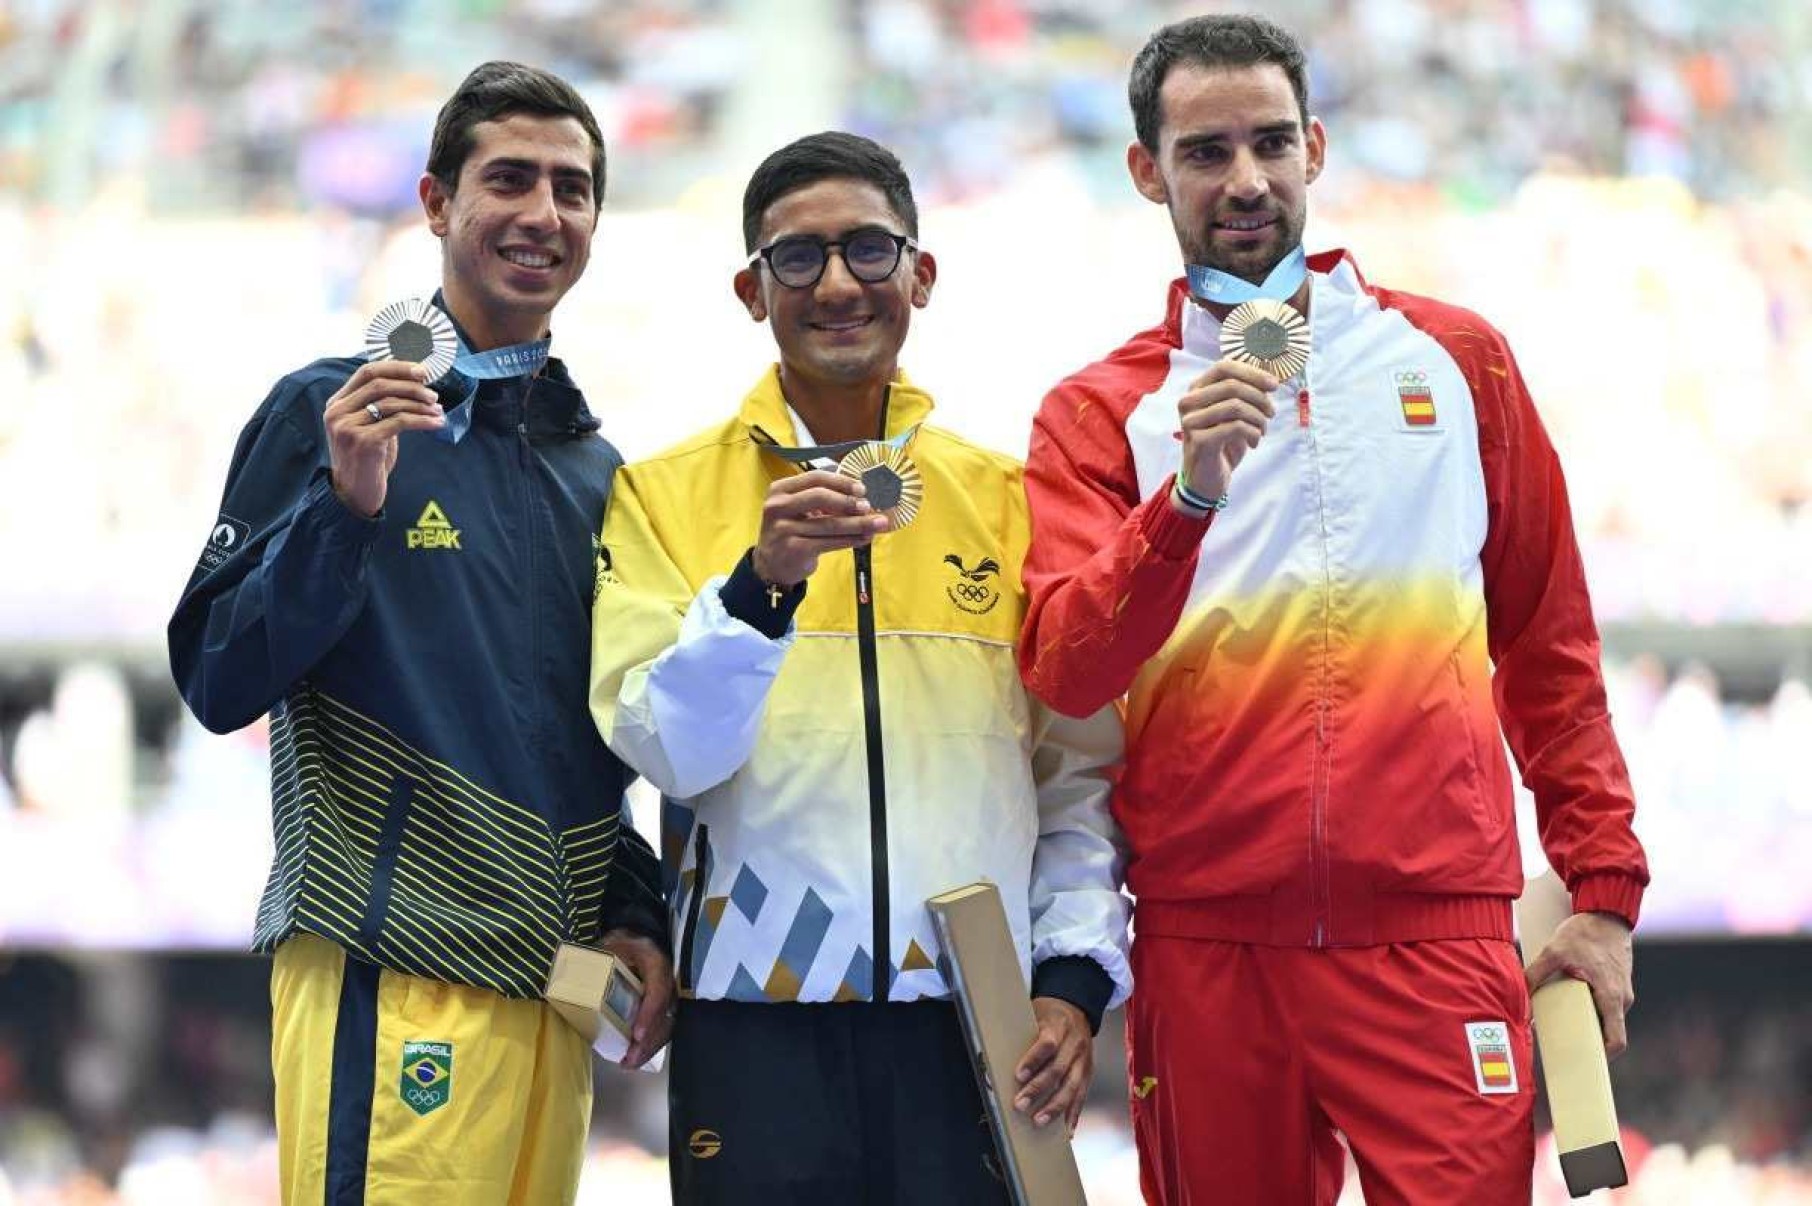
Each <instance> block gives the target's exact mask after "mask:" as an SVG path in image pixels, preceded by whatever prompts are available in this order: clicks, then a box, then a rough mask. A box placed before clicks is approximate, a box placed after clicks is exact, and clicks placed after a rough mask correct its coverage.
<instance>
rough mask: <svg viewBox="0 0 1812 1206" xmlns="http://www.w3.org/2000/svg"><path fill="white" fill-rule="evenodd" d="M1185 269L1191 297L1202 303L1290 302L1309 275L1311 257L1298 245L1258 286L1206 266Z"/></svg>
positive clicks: (1198, 265) (1199, 265)
mask: <svg viewBox="0 0 1812 1206" xmlns="http://www.w3.org/2000/svg"><path fill="white" fill-rule="evenodd" d="M1183 270H1184V272H1185V273H1186V274H1187V275H1188V277H1189V292H1190V294H1191V295H1192V296H1194V297H1196V298H1198V299H1200V300H1202V301H1207V302H1216V303H1219V304H1221V305H1228V306H1237V305H1239V304H1240V303H1241V302H1249V301H1289V300H1290V299H1291V298H1292V297H1295V296H1296V291H1297V290H1298V289H1300V288H1302V282H1303V281H1304V280H1305V279H1307V277H1308V275H1309V257H1308V256H1307V255H1305V254H1303V250H1302V244H1300V243H1298V244H1297V245H1296V246H1295V248H1294V249H1292V250H1291V251H1290V253H1289V254H1288V255H1286V256H1284V258H1283V259H1281V260H1279V261H1277V266H1276V267H1275V268H1273V269H1271V274H1270V275H1269V276H1267V277H1265V279H1264V283H1263V284H1259V285H1255V284H1253V283H1252V282H1251V281H1249V280H1245V279H1244V278H1242V277H1237V276H1234V275H1233V274H1232V273H1231V272H1222V271H1221V270H1220V269H1219V268H1209V267H1207V266H1205V265H1203V264H1189V265H1186V266H1185V267H1184V269H1183Z"/></svg>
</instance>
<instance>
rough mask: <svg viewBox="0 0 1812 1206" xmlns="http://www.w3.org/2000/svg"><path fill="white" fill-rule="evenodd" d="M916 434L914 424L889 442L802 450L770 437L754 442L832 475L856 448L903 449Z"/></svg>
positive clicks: (859, 442) (858, 442) (848, 443)
mask: <svg viewBox="0 0 1812 1206" xmlns="http://www.w3.org/2000/svg"><path fill="white" fill-rule="evenodd" d="M755 430H756V431H757V432H758V433H759V434H760V435H762V436H767V434H768V433H767V432H765V431H762V430H761V428H759V427H757V428H756V429H755ZM918 432H919V428H918V424H916V423H915V424H913V425H912V426H911V427H908V428H907V429H906V430H905V431H902V432H901V433H900V434H899V435H897V436H895V437H893V439H891V440H845V441H843V442H842V443H841V444H817V445H810V446H807V447H802V448H789V447H787V446H786V445H784V444H780V443H777V442H775V441H774V440H773V439H772V438H771V437H769V438H767V439H760V440H757V441H756V442H757V443H759V444H760V445H761V446H762V447H763V448H765V449H766V450H767V451H769V452H771V453H773V454H774V455H775V456H777V457H779V458H780V459H781V460H784V461H791V462H792V463H793V464H795V465H799V466H801V467H802V468H806V469H825V470H829V471H830V472H832V473H834V472H836V470H837V464H838V462H840V461H842V459H843V458H844V457H846V456H848V455H849V454H850V453H852V452H854V451H855V450H856V449H858V448H863V447H866V446H867V445H869V444H884V445H886V446H887V447H889V448H899V449H904V448H905V447H906V446H907V445H908V444H910V443H912V437H913V436H915V435H917V434H918Z"/></svg>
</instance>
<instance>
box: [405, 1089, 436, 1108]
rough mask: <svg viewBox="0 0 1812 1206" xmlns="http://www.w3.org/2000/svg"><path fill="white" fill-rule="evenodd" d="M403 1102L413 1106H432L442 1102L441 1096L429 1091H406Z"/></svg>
mask: <svg viewBox="0 0 1812 1206" xmlns="http://www.w3.org/2000/svg"><path fill="white" fill-rule="evenodd" d="M403 1100H404V1101H406V1102H408V1103H409V1104H410V1105H412V1106H431V1105H437V1104H438V1103H439V1102H440V1101H441V1095H440V1094H439V1093H438V1092H434V1091H432V1090H429V1089H405V1090H403Z"/></svg>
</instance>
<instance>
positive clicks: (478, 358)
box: [365, 297, 553, 444]
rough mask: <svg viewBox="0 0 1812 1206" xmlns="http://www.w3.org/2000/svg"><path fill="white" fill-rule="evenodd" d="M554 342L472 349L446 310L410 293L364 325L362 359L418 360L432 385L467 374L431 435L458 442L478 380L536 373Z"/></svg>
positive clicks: (469, 416)
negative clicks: (457, 396)
mask: <svg viewBox="0 0 1812 1206" xmlns="http://www.w3.org/2000/svg"><path fill="white" fill-rule="evenodd" d="M552 343H553V341H552V340H550V339H536V340H533V341H531V342H529V343H512V344H510V345H509V346H508V347H502V348H492V349H490V350H489V351H484V352H474V351H473V350H472V349H470V348H468V347H467V346H466V345H465V341H464V340H462V339H460V338H459V333H458V331H456V330H455V329H454V326H453V320H452V319H451V318H449V317H447V314H446V312H445V311H444V310H442V309H441V308H440V307H439V306H436V305H435V304H434V303H433V302H431V301H426V300H423V299H422V298H416V297H412V298H408V299H407V300H404V301H400V302H394V303H392V304H390V305H388V306H385V307H384V308H383V309H382V310H379V311H378V312H377V316H376V317H375V318H373V319H372V320H371V325H370V326H368V327H367V328H366V329H365V359H367V360H408V361H411V362H412V363H416V364H420V365H421V366H422V367H423V369H424V370H425V371H426V372H427V374H428V384H429V385H430V386H440V385H441V384H442V383H447V384H448V385H449V386H450V387H451V386H452V385H453V384H454V383H453V382H452V381H451V378H453V377H455V376H457V377H463V378H465V380H466V382H467V385H466V389H465V392H464V394H463V395H462V396H461V397H460V399H459V401H458V402H455V403H454V404H453V405H451V406H445V407H443V408H442V411H443V413H444V415H445V416H446V422H445V423H443V424H441V426H440V427H438V428H436V429H435V431H434V432H433V433H432V434H433V436H434V438H435V439H437V440H444V441H445V442H447V443H449V444H457V443H459V441H460V440H461V439H462V438H463V437H464V436H465V434H466V432H467V431H469V430H471V427H472V407H471V405H470V403H471V401H472V398H473V397H474V396H475V395H476V394H477V393H478V383H479V382H480V381H497V380H501V379H504V378H508V377H532V376H534V375H535V374H536V373H539V372H540V371H541V370H542V368H543V367H545V366H546V364H547V356H548V349H549V348H550V347H551V346H552ZM449 392H452V389H451V388H449Z"/></svg>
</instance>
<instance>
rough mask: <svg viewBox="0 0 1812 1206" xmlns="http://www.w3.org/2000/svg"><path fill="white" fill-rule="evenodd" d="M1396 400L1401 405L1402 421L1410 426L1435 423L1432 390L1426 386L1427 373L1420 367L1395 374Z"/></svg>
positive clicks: (1426, 425)
mask: <svg viewBox="0 0 1812 1206" xmlns="http://www.w3.org/2000/svg"><path fill="white" fill-rule="evenodd" d="M1396 378H1397V401H1398V403H1399V404H1400V405H1401V406H1402V407H1403V422H1404V423H1405V424H1407V425H1408V426H1410V427H1433V426H1434V425H1435V405H1434V391H1433V390H1431V389H1429V387H1428V374H1427V373H1426V372H1424V371H1422V370H1421V369H1411V370H1410V371H1408V372H1402V373H1398V374H1396Z"/></svg>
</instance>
